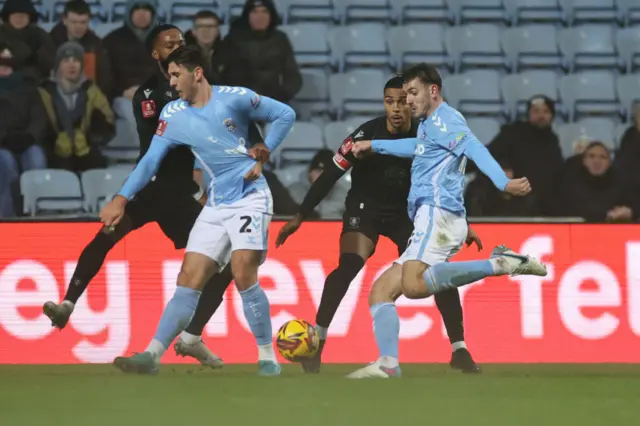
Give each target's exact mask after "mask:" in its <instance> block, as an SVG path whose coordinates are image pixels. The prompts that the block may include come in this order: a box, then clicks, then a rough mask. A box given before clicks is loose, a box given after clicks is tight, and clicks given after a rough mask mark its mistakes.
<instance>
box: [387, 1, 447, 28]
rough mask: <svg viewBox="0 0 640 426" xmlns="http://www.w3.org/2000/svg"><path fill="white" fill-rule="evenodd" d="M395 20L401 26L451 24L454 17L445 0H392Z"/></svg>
mask: <svg viewBox="0 0 640 426" xmlns="http://www.w3.org/2000/svg"><path fill="white" fill-rule="evenodd" d="M389 3H391V8H392V10H393V14H394V17H395V20H396V21H397V22H398V23H399V24H400V25H402V24H404V23H410V22H416V21H419V22H425V21H437V22H450V21H452V19H453V15H452V14H451V12H450V11H449V8H448V7H447V2H445V0H390V1H389Z"/></svg>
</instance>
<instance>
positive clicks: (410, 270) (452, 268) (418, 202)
mask: <svg viewBox="0 0 640 426" xmlns="http://www.w3.org/2000/svg"><path fill="white" fill-rule="evenodd" d="M404 78H405V84H404V87H403V88H404V90H405V91H406V92H407V103H408V104H410V105H411V108H412V111H413V114H414V116H415V117H417V118H419V119H420V120H421V123H420V126H419V128H418V135H417V138H412V139H400V140H374V141H360V142H356V144H355V145H354V147H353V152H354V153H356V155H362V154H364V153H366V152H368V151H373V152H375V153H380V154H387V155H395V156H399V157H407V158H413V164H412V167H411V190H410V192H409V199H408V208H409V216H410V217H411V219H412V220H413V223H414V231H413V234H412V235H411V238H410V240H409V244H408V245H407V249H406V251H405V252H404V253H403V254H402V255H401V256H400V258H399V259H398V260H396V261H395V263H394V264H393V265H392V266H391V267H390V268H389V269H388V270H387V271H385V272H384V274H383V275H382V276H381V277H380V278H379V279H378V280H376V282H375V283H374V285H373V288H372V290H371V295H370V297H369V306H370V310H371V315H372V317H373V329H374V335H375V338H376V343H377V346H378V349H379V352H380V356H379V358H378V360H377V361H376V362H374V363H372V364H369V365H368V366H366V367H364V368H361V369H359V370H357V371H355V372H353V373H351V374H350V375H349V376H348V377H350V378H356V379H360V378H367V377H380V378H388V377H394V376H395V377H397V376H400V373H401V372H400V366H399V362H398V340H399V333H400V323H399V319H398V312H397V310H396V307H395V304H394V301H395V300H396V299H397V298H398V297H399V296H400V295H401V294H404V295H405V297H407V298H409V299H422V298H426V297H429V296H431V295H433V294H436V293H438V292H441V291H444V290H447V289H450V288H453V287H460V286H463V285H465V284H469V283H472V282H474V281H478V280H480V279H482V278H485V277H489V276H497V275H507V274H511V275H539V276H545V275H546V274H547V270H546V267H545V266H544V265H542V264H541V263H540V262H538V261H537V260H536V259H534V258H532V257H529V256H523V255H520V254H517V253H515V252H513V251H512V250H510V249H508V248H506V247H504V246H500V247H496V248H495V249H494V250H493V252H492V253H491V258H490V259H489V260H476V261H471V262H449V259H450V258H451V257H452V256H453V255H455V254H456V253H457V252H458V251H459V250H460V248H461V247H462V245H463V244H464V242H465V240H467V238H468V237H469V236H468V233H471V232H472V231H470V230H469V229H468V226H467V220H466V217H465V208H464V204H463V190H464V171H465V166H466V163H467V158H469V159H471V160H473V161H474V162H475V163H476V165H477V166H478V168H479V169H480V170H481V171H482V172H483V173H484V174H485V175H487V176H488V177H489V178H490V179H491V181H492V182H493V184H494V185H495V186H496V187H497V188H498V189H500V190H502V191H506V192H508V193H509V194H512V195H526V194H528V193H529V192H530V191H531V187H530V185H529V182H528V180H527V179H526V178H521V179H509V178H507V176H506V175H505V174H504V172H503V171H502V168H501V167H500V166H499V165H498V163H497V162H496V161H495V160H494V159H493V157H492V156H491V154H489V151H488V150H487V149H486V148H485V147H484V145H482V143H480V142H479V141H478V139H476V137H475V136H474V135H473V133H471V131H470V130H469V128H468V127H467V123H466V121H465V119H464V117H463V116H462V114H460V113H459V112H458V111H457V110H455V109H454V108H452V107H451V106H449V105H448V104H447V103H446V102H444V101H443V99H442V96H441V94H440V91H441V90H442V80H441V78H440V75H439V74H438V72H437V71H436V69H435V68H433V67H431V66H428V65H426V64H420V65H416V66H414V67H412V68H411V69H409V70H407V72H406V73H405V74H404Z"/></svg>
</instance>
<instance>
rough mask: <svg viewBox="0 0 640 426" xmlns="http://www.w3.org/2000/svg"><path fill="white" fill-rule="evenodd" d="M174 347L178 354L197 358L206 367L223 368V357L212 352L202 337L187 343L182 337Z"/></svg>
mask: <svg viewBox="0 0 640 426" xmlns="http://www.w3.org/2000/svg"><path fill="white" fill-rule="evenodd" d="M173 348H174V349H175V351H176V355H180V356H189V357H192V358H195V359H197V360H198V362H200V364H202V365H204V366H205V367H211V368H222V367H223V366H224V362H223V361H222V359H220V357H219V356H218V355H216V354H214V353H213V352H211V350H209V348H208V347H207V345H205V344H204V342H203V341H202V339H200V340H198V341H197V342H195V343H187V342H185V341H184V340H183V339H182V337H180V338H179V339H178V341H177V342H176V343H175V345H173Z"/></svg>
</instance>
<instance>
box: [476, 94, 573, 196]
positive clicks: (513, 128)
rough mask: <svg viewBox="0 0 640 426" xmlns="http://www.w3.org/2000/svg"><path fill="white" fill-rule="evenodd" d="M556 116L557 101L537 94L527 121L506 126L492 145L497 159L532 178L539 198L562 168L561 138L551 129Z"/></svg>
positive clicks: (491, 150)
mask: <svg viewBox="0 0 640 426" xmlns="http://www.w3.org/2000/svg"><path fill="white" fill-rule="evenodd" d="M554 117H555V104H554V102H553V101H552V100H551V99H549V98H547V97H546V96H534V97H533V98H532V99H530V100H529V102H528V105H527V120H526V121H516V122H515V123H510V124H507V125H506V126H503V127H502V129H501V130H500V133H498V135H497V136H496V137H495V138H494V139H493V141H491V143H490V144H489V146H488V148H489V151H490V152H491V154H493V156H494V157H495V158H499V159H502V160H505V161H506V162H507V163H509V164H510V165H511V167H512V169H513V173H514V175H515V176H516V177H525V176H526V177H527V178H528V179H529V182H531V188H532V193H533V194H534V195H535V196H536V198H537V199H538V200H540V199H542V198H543V197H544V196H545V195H544V194H545V193H546V191H548V190H549V189H550V188H551V187H552V186H553V182H552V180H553V178H554V177H555V176H556V175H557V174H558V173H559V172H560V170H561V169H562V163H563V159H562V151H561V149H560V141H559V139H558V136H557V135H556V134H555V133H554V132H553V130H552V129H551V124H552V122H553V119H554ZM470 171H471V169H470Z"/></svg>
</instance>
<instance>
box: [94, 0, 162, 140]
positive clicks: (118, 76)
mask: <svg viewBox="0 0 640 426" xmlns="http://www.w3.org/2000/svg"><path fill="white" fill-rule="evenodd" d="M126 5H127V9H126V15H125V22H124V25H123V26H122V27H120V28H118V29H116V30H114V31H112V32H111V33H109V34H108V35H107V36H106V37H105V38H104V41H103V43H104V47H105V49H107V53H108V55H109V62H110V64H111V69H112V71H113V80H114V91H113V93H112V95H113V97H114V98H115V99H114V101H113V109H114V111H115V113H116V115H118V116H119V117H122V118H124V119H126V122H127V124H128V126H127V130H125V131H126V134H124V135H121V136H122V137H123V138H130V139H132V140H138V131H137V129H136V120H135V117H134V115H133V106H132V105H131V100H132V99H133V95H134V94H135V92H136V90H137V89H138V87H139V86H140V85H141V84H142V83H144V82H145V81H146V79H147V78H149V77H150V76H151V75H153V74H154V73H156V72H157V71H158V65H157V63H156V61H155V60H154V59H153V58H152V57H151V56H150V55H149V52H148V51H147V49H146V47H145V44H144V43H145V39H146V37H147V34H148V33H149V31H151V29H152V28H153V27H154V26H155V25H156V24H157V22H158V16H157V15H158V14H157V10H158V2H157V0H127V3H126Z"/></svg>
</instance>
